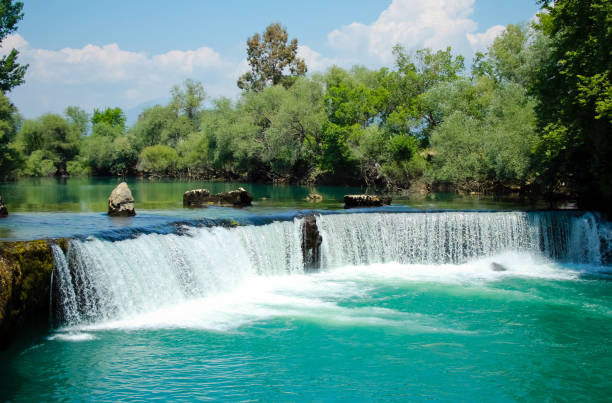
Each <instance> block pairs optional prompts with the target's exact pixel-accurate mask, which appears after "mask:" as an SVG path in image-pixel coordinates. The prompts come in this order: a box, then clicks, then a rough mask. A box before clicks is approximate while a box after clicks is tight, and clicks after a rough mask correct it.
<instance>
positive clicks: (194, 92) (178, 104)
mask: <svg viewBox="0 0 612 403" xmlns="http://www.w3.org/2000/svg"><path fill="white" fill-rule="evenodd" d="M183 87H184V88H180V87H179V86H178V85H175V86H174V87H172V90H171V93H172V101H171V103H170V105H171V106H172V107H173V108H174V109H175V110H176V111H177V115H178V114H179V113H180V112H183V113H184V114H185V116H187V118H188V119H189V120H191V121H192V122H193V123H194V129H197V125H198V123H199V122H198V118H199V116H200V110H201V107H202V103H203V102H204V101H205V100H206V92H205V91H204V87H203V86H202V83H201V82H199V81H195V80H192V79H187V80H185V82H184V83H183Z"/></svg>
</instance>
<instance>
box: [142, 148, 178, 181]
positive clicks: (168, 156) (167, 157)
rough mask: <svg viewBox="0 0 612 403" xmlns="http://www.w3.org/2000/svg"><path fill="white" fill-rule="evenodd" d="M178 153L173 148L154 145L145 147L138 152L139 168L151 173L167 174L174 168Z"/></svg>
mask: <svg viewBox="0 0 612 403" xmlns="http://www.w3.org/2000/svg"><path fill="white" fill-rule="evenodd" d="M177 162H178V154H177V152H176V151H175V150H174V148H171V147H168V146H164V145H156V146H149V147H146V148H145V149H144V150H142V152H141V153H140V162H139V168H140V170H142V171H145V172H149V173H152V174H158V175H163V174H169V173H171V172H172V171H174V170H175V169H176V165H177Z"/></svg>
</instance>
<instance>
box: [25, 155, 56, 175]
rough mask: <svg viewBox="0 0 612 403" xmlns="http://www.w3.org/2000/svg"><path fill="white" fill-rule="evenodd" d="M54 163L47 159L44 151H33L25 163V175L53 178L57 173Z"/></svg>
mask: <svg viewBox="0 0 612 403" xmlns="http://www.w3.org/2000/svg"><path fill="white" fill-rule="evenodd" d="M56 170H57V169H56V168H55V164H54V161H53V160H51V159H48V158H45V152H44V151H42V150H35V151H33V152H32V153H31V154H30V156H29V157H28V159H27V160H26V162H25V167H24V169H23V175H25V176H53V175H55V172H56Z"/></svg>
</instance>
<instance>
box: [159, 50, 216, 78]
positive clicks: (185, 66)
mask: <svg viewBox="0 0 612 403" xmlns="http://www.w3.org/2000/svg"><path fill="white" fill-rule="evenodd" d="M151 61H152V62H153V64H154V65H156V66H158V67H161V68H164V69H177V70H180V71H182V72H184V73H192V72H193V71H194V70H197V69H199V68H204V69H205V68H215V67H221V66H223V65H224V62H223V60H222V59H221V55H220V54H219V53H217V52H215V51H214V50H213V49H211V48H207V47H201V48H199V49H196V50H187V51H181V50H171V51H170V52H166V53H164V54H161V55H157V56H153V58H152V59H151Z"/></svg>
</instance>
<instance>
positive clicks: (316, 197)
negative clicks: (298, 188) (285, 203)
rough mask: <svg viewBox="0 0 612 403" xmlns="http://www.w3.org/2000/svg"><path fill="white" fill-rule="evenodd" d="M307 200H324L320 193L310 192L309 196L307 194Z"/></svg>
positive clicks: (313, 201) (316, 201) (315, 201)
mask: <svg viewBox="0 0 612 403" xmlns="http://www.w3.org/2000/svg"><path fill="white" fill-rule="evenodd" d="M306 200H307V201H309V202H311V203H318V202H320V201H323V196H321V195H320V194H318V193H310V194H309V195H308V196H306Z"/></svg>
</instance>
